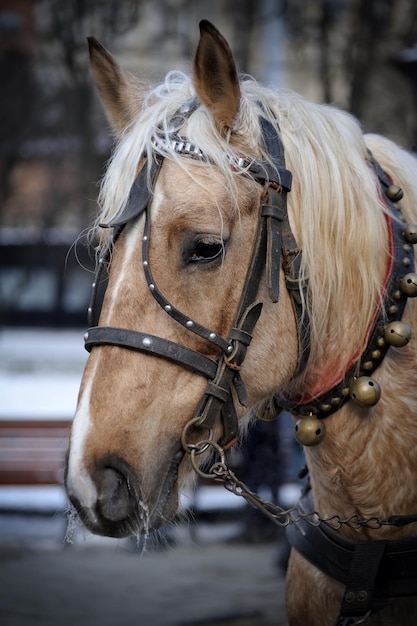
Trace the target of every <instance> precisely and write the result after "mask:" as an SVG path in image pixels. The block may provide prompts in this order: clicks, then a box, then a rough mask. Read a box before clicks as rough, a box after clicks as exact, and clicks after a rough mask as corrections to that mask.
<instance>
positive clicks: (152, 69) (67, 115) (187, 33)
mask: <svg viewBox="0 0 417 626" xmlns="http://www.w3.org/2000/svg"><path fill="white" fill-rule="evenodd" d="M203 18H206V19H209V20H210V21H212V22H213V23H214V24H215V25H216V26H217V27H218V28H219V30H220V31H221V32H222V33H223V34H224V36H225V37H226V38H227V39H228V41H229V43H230V45H231V48H232V50H233V52H234V55H235V59H236V61H237V64H238V68H239V70H240V71H241V72H243V73H249V74H251V75H252V76H254V77H255V78H256V79H258V80H259V81H260V82H262V83H264V84H267V85H269V86H275V87H287V88H291V89H294V90H296V91H298V92H299V93H301V94H302V95H304V96H306V97H307V98H309V99H311V100H314V101H316V102H329V103H333V104H336V105H338V106H340V107H343V108H344V109H346V110H348V111H351V112H352V113H353V114H354V115H356V116H357V117H358V118H359V119H360V121H361V123H362V125H363V128H364V131H367V132H377V133H382V134H385V135H387V136H388V137H390V138H392V139H393V140H395V141H397V142H398V143H399V144H400V145H402V146H403V147H405V148H407V149H410V150H414V151H416V150H417V2H416V1H415V0H0V86H1V87H0V545H4V544H5V543H8V545H11V544H12V543H13V545H16V544H17V543H19V544H20V543H22V541H23V542H26V545H27V541H28V540H30V541H32V540H33V539H34V538H35V537H36V539H37V540H38V541H40V540H42V541H44V542H50V541H51V539H53V541H55V543H56V542H58V543H60V545H62V540H63V536H64V534H65V523H64V521H63V514H64V511H65V508H66V501H65V496H64V493H63V489H62V487H61V486H59V485H60V484H61V483H62V479H63V466H64V458H65V451H66V446H67V437H68V431H69V427H70V422H71V419H72V416H73V413H74V409H75V404H76V399H77V393H78V385H79V382H80V378H81V374H82V370H83V366H84V363H85V359H86V353H85V351H84V349H83V342H82V333H83V329H84V328H85V326H86V324H87V321H86V308H87V306H88V300H89V295H90V284H91V282H92V278H91V272H92V271H93V269H94V251H93V250H91V249H89V247H88V245H87V236H86V233H87V231H88V228H89V226H90V225H91V223H92V221H93V219H94V216H95V210H96V198H97V192H98V181H99V180H100V178H101V176H102V174H103V169H104V167H105V163H106V161H107V159H108V157H109V155H110V153H111V148H112V138H111V136H110V134H109V132H108V128H107V125H106V121H105V119H104V115H103V112H102V110H101V108H100V105H99V103H98V100H97V97H96V94H95V92H94V89H93V85H92V82H91V80H90V76H89V70H88V55H87V43H86V38H87V36H90V35H93V36H95V37H96V38H97V39H98V40H99V41H100V42H101V43H102V44H103V45H104V46H106V47H107V48H108V49H109V50H110V51H111V52H112V53H113V55H114V56H115V57H116V58H117V60H118V61H119V63H120V64H121V65H122V66H124V67H125V68H127V69H129V70H130V71H131V72H133V73H134V74H136V75H138V76H140V77H141V78H144V79H148V80H149V81H153V82H154V81H160V80H162V79H163V77H164V76H165V74H166V73H167V72H168V71H170V70H172V69H178V70H184V71H189V70H190V69H191V67H192V59H193V55H194V52H195V49H196V46H197V43H198V36H199V31H198V22H199V21H200V20H201V19H203ZM268 429H269V430H268ZM289 429H290V426H288V421H286V420H281V421H280V425H279V426H263V427H262V428H261V429H260V430H256V429H254V431H253V432H252V434H251V435H250V436H249V439H248V442H249V444H248V447H247V448H246V449H245V448H243V449H242V450H241V452H240V453H239V455H238V456H237V458H235V459H234V463H235V464H236V465H240V466H242V469H243V474H244V476H243V477H244V478H245V479H246V480H247V481H248V483H249V484H250V486H253V487H254V488H255V487H256V488H259V489H260V490H261V491H262V490H263V491H264V493H265V494H266V495H267V496H268V495H269V496H270V497H271V496H272V497H273V498H274V499H275V500H279V501H281V502H282V503H283V504H288V503H291V499H292V498H293V493H292V492H291V490H289V491H288V489H287V490H286V487H287V486H291V485H293V484H299V483H298V482H297V471H298V468H299V465H300V464H301V463H302V454H301V453H300V450H299V449H296V448H295V447H294V446H295V444H290V443H289V439H288V432H289ZM265 441H268V442H269V448H270V449H269V458H270V459H271V467H273V466H274V463H275V462H276V463H277V464H278V466H279V468H280V469H279V470H276V469H275V470H271V472H268V471H266V469H265V463H263V464H262V463H261V467H259V466H257V465H256V460H252V461H251V464H250V467H253V468H255V466H256V471H254V472H252V474H251V472H248V471H247V468H248V464H246V463H245V459H247V458H250V457H251V455H252V456H253V455H254V457H255V459H256V456H257V455H256V451H255V453H254V442H257V445H258V446H268V444H267V443H265ZM271 442H272V443H271ZM271 446H272V447H271ZM292 446H293V448H292ZM283 448H284V449H285V450H286V452H287V453H288V451H290V452H291V454H290V458H289V459H288V458H286V461H285V463H284V453H283ZM258 450H259V447H258ZM245 455H246V456H245ZM286 457H288V454H287V455H286ZM258 458H259V457H258ZM263 458H264V459H265V458H266V456H265V455H264V457H263ZM258 465H259V464H258ZM284 465H285V467H284ZM245 468H246V469H245ZM255 474H256V475H255ZM262 476H267V477H268V478H265V479H262ZM262 481H263V483H264V484H263V483H262ZM268 481H269V482H268ZM279 488H282V489H281V490H280V489H279ZM221 489H222V488H220V490H221ZM213 494H215V495H213ZM229 496H230V498H232V499H230V498H229ZM236 500H237V498H236V497H235V496H231V494H227V492H224V491H222V492H221V493H220V492H216V491H213V489H211V490H207V489H205V486H204V485H201V486H200V488H199V490H198V493H197V496H193V499H192V501H191V502H184V507H185V508H190V509H192V510H193V511H194V513H195V514H196V515H197V516H198V514H201V516H202V514H203V513H204V514H205V515H206V518H207V519H208V518H210V519H211V517H210V516H212V514H213V512H217V513H218V512H219V510H221V511H222V512H223V520H227V524H228V525H227V529H228V530H227V531H224V534H223V539H224V538H225V537H226V536H227V537H230V536H232V537H234V538H236V537H241V538H242V540H244V541H246V542H261V541H262V538H263V540H268V541H275V540H277V535H276V534H274V533H271V532H270V529H269V530H265V528H262V529H261V530H260V531H258V530H256V529H257V525H256V524H257V522H256V520H255V518H254V517H253V516H249V517H248V518H245V516H244V515H243V508H242V504H241V503H237V502H236ZM57 512H59V515H57ZM226 514H227V515H226ZM237 519H239V520H240V522H241V524H240V526H239V528H236V526H233V525H232V526H231V525H230V522H235V521H236V520H237ZM28 520H29V523H28ZM243 520H246V521H245V522H244V523H243ZM258 522H259V520H258ZM248 528H249V529H251V532H248ZM254 529H255V530H256V532H252V531H254ZM209 535H210V536H211V537H215V536H216V535H215V532H214V530H213V527H211V529H210V532H209ZM181 537H182V539H181V540H182V541H184V536H181ZM28 538H29V539H28ZM175 539H176V540H178V532H177V536H176V538H175ZM200 539H201V537H200ZM83 540H84V541H85V538H84V539H83ZM169 540H170V537H168V538H167V541H168V542H169ZM281 543H282V541H281ZM281 547H282V546H281ZM284 553H285V550H284ZM251 558H252V557H251ZM274 559H275V561H277V563H276V565H277V567H279V568H281V569H280V571H284V570H285V554H283V553H282V551H281V553H280V554H279V555H275V556H274ZM279 559H281V561H282V562H281V561H280V562H279V563H278V561H279ZM0 573H1V572H0ZM20 575H21V572H20V573H17V574H16V576H17V577H19V576H20ZM21 617H22V616H20V618H21ZM7 623H8V624H12V623H13V622H12V621H9V622H7ZM16 623H17V622H16ZM23 623H25V622H24V621H21V622H19V624H23ZM27 623H30V622H29V621H28V622H27ZM37 623H38V622H37ZM42 623H44V622H42ZM45 623H46V622H45ZM54 623H55V624H56V623H57V622H56V621H55V622H54ZM78 623H82V622H78ZM102 623H104V622H102ZM155 623H156V622H155ZM190 623H191V622H190ZM222 623H223V622H222ZM245 623H246V622H245ZM247 623H249V622H247ZM256 623H257V624H258V626H259V625H260V624H261V621H260V620H259V616H258V618H257V622H256ZM283 623H284V622H283Z"/></svg>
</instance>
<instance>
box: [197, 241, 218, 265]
mask: <svg viewBox="0 0 417 626" xmlns="http://www.w3.org/2000/svg"><path fill="white" fill-rule="evenodd" d="M223 254H224V242H220V241H204V239H202V240H200V241H197V242H196V243H195V245H194V248H193V250H192V252H191V255H190V257H189V263H213V262H214V261H215V260H217V259H218V258H219V257H222V256H223Z"/></svg>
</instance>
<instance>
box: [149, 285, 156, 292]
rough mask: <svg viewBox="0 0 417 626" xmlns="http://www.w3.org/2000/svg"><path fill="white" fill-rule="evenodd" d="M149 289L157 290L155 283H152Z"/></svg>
mask: <svg viewBox="0 0 417 626" xmlns="http://www.w3.org/2000/svg"><path fill="white" fill-rule="evenodd" d="M149 289H150V290H151V291H154V289H155V285H154V284H153V283H150V284H149Z"/></svg>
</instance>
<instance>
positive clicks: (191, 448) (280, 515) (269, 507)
mask: <svg viewBox="0 0 417 626" xmlns="http://www.w3.org/2000/svg"><path fill="white" fill-rule="evenodd" d="M183 444H185V446H184V447H185V449H186V451H187V452H189V454H190V457H191V465H192V467H193V469H194V471H195V472H197V474H198V475H199V476H200V477H202V478H205V479H209V480H213V481H215V482H218V483H222V484H223V486H224V487H225V489H227V491H230V492H231V493H233V494H235V495H237V496H241V497H242V498H244V499H245V500H246V501H247V502H248V503H249V504H251V505H252V506H253V507H254V508H256V509H258V510H259V511H261V512H262V513H263V514H264V515H266V517H268V518H269V519H270V520H271V521H272V522H273V523H274V524H276V525H277V526H280V527H282V528H285V527H286V526H288V525H289V524H296V523H297V522H299V521H301V520H304V521H306V522H308V523H309V524H311V525H312V526H319V525H320V524H322V523H323V524H327V525H328V526H329V527H330V528H332V529H333V530H339V529H340V528H342V526H348V527H349V528H353V529H355V530H358V529H360V528H369V529H371V530H378V529H380V528H382V526H386V525H391V524H393V522H390V520H388V519H385V520H384V519H379V518H378V517H376V516H373V517H368V518H366V519H363V518H361V517H359V515H358V514H357V513H354V514H353V515H350V516H349V517H347V518H342V517H341V516H340V515H338V514H335V515H331V516H329V517H321V516H320V515H319V513H318V512H317V511H311V512H309V513H306V512H304V511H300V510H299V508H298V507H297V505H295V506H292V507H290V508H288V509H283V508H282V507H280V506H279V505H278V504H274V503H273V502H269V501H268V500H264V499H263V498H261V497H260V496H259V495H258V494H257V493H254V492H253V491H251V490H250V489H249V488H248V487H247V485H245V483H244V482H242V481H241V480H239V478H238V477H237V476H236V474H235V473H234V472H233V471H232V470H231V469H230V468H229V467H228V466H227V463H226V460H225V452H224V450H223V448H222V447H221V446H220V445H219V444H218V443H217V442H215V441H213V439H203V440H202V441H199V442H198V443H197V444H191V445H188V444H186V441H185V437H183ZM209 448H212V449H213V451H214V452H215V453H216V454H217V455H218V456H219V459H220V460H219V461H216V462H214V463H213V464H212V465H211V466H210V468H209V469H208V470H206V471H203V470H202V469H201V468H200V467H199V466H198V462H197V459H196V456H197V455H200V454H201V452H202V451H204V452H205V451H207V450H208V449H209Z"/></svg>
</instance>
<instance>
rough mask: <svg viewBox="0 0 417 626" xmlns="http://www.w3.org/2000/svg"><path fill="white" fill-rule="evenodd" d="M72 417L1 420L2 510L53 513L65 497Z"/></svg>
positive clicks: (0, 486) (0, 469)
mask: <svg viewBox="0 0 417 626" xmlns="http://www.w3.org/2000/svg"><path fill="white" fill-rule="evenodd" d="M70 426H71V421H70V420H47V419H35V420H10V419H7V420H4V419H2V420H0V512H2V513H15V512H16V513H18V512H22V513H23V512H24V513H25V514H30V513H34V514H46V515H49V514H53V513H56V512H57V508H61V507H62V502H63V501H65V495H64V493H63V481H64V472H65V457H66V452H67V449H68V438H69V432H70Z"/></svg>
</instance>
